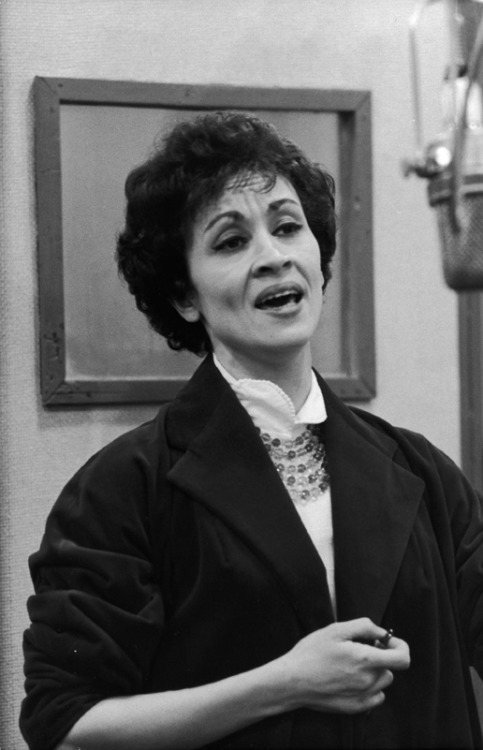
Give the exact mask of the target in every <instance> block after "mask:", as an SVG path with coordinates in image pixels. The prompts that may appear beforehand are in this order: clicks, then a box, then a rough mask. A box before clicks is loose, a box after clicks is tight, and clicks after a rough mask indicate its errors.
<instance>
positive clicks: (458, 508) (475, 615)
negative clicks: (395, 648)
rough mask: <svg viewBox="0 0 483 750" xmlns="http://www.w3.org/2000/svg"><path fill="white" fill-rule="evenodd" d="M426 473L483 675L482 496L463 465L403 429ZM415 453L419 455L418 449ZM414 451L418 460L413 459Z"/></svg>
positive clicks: (470, 651)
mask: <svg viewBox="0 0 483 750" xmlns="http://www.w3.org/2000/svg"><path fill="white" fill-rule="evenodd" d="M400 432H401V434H402V436H403V440H406V439H408V440H409V443H410V444H411V449H410V450H409V451H407V452H406V455H409V454H410V452H411V450H412V451H413V461H412V465H413V468H414V467H415V466H416V465H417V467H418V468H417V473H418V474H420V475H422V477H423V479H424V481H425V483H426V488H427V502H428V507H429V511H430V515H431V518H432V522H433V528H434V531H435V534H436V538H437V540H438V544H439V545H440V550H441V558H442V562H443V565H444V567H445V570H446V576H447V580H448V586H449V588H450V590H452V592H453V595H454V599H455V603H456V609H457V612H458V623H459V629H460V632H461V635H462V639H463V641H464V646H465V650H466V653H467V655H468V661H469V663H470V664H471V666H473V667H475V669H476V670H477V671H478V673H479V675H480V676H481V677H482V678H483V498H482V496H481V495H480V493H478V492H477V491H476V490H475V489H474V488H473V487H472V486H471V484H470V483H469V482H468V480H467V479H466V477H465V476H464V474H463V472H462V471H461V470H460V469H459V467H458V466H457V465H456V464H455V463H454V462H453V461H452V460H451V459H450V458H449V457H448V456H446V455H445V454H444V453H443V452H442V451H440V450H438V449H437V448H435V447H434V446H433V445H432V444H431V443H429V442H428V441H427V440H426V439H425V438H423V437H422V436H421V435H417V434H415V433H411V432H409V431H407V430H401V431H400ZM414 451H415V453H414ZM414 455H416V456H417V458H414Z"/></svg>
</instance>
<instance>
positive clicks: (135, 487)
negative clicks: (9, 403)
mask: <svg viewBox="0 0 483 750" xmlns="http://www.w3.org/2000/svg"><path fill="white" fill-rule="evenodd" d="M154 442H155V441H154ZM158 453H159V446H158V450H157V451H156V449H155V446H153V439H152V435H151V431H150V430H149V429H148V428H146V427H145V428H143V429H142V428H139V430H137V431H133V432H132V433H129V434H128V436H124V437H122V438H120V439H118V440H117V441H115V442H114V443H112V444H111V445H110V446H108V447H107V448H106V449H104V450H103V451H101V452H100V453H99V454H97V455H96V456H94V457H93V458H92V459H91V460H90V461H89V462H88V463H87V464H86V465H85V466H84V467H83V468H82V469H81V470H80V471H79V472H78V473H77V474H76V475H75V476H74V477H73V478H72V479H71V481H70V482H69V483H68V484H67V485H66V487H65V488H64V489H63V491H62V493H61V495H60V497H59V499H58V500H57V502H56V504H55V505H54V507H53V509H52V511H51V513H50V515H49V517H48V520H47V524H46V530H45V534H44V537H43V539H42V543H41V546H40V549H39V551H38V552H36V553H35V554H34V555H32V556H31V558H30V560H29V564H30V570H31V575H32V580H33V583H34V589H35V594H34V595H33V596H31V597H30V599H29V601H28V610H29V615H30V619H31V625H30V628H29V629H28V630H27V631H26V632H25V634H24V654H25V676H26V682H25V687H26V697H25V699H24V702H23V705H22V711H21V717H20V726H21V730H22V732H23V734H24V737H25V739H26V740H27V743H28V745H29V748H30V749H31V750H50V749H51V748H53V747H55V745H56V744H57V743H58V742H59V741H60V740H61V739H62V738H63V737H64V736H65V735H66V734H67V732H68V731H69V729H70V728H71V727H72V726H73V725H74V723H75V722H76V721H77V720H78V719H79V718H80V716H81V715H82V714H83V713H85V712H86V711H87V710H88V709H89V708H91V707H92V706H93V705H94V704H95V703H97V702H98V701H100V700H102V699H104V698H107V697H112V696H119V695H130V694H135V693H140V692H143V691H144V692H145V691H146V684H147V680H148V676H149V667H150V663H151V660H152V656H153V653H154V652H155V650H156V648H157V646H158V643H159V640H160V637H161V634H162V626H163V619H164V612H163V602H162V597H161V592H160V588H159V585H158V583H157V581H156V580H155V578H156V576H155V574H154V571H153V564H152V559H151V546H152V545H151V533H152V529H151V528H150V510H149V509H150V505H151V504H153V503H155V502H156V501H157V500H158V498H156V491H157V490H156V473H157V468H158V467H157V463H158V461H157V457H156V456H157V454H158Z"/></svg>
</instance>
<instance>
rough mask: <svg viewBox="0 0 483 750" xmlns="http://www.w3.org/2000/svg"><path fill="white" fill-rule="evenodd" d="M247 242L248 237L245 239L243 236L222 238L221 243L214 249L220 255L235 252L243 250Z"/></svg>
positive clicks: (234, 235) (214, 246)
mask: <svg viewBox="0 0 483 750" xmlns="http://www.w3.org/2000/svg"><path fill="white" fill-rule="evenodd" d="M246 242H247V240H246V237H244V236H243V235H241V234H232V235H230V236H228V237H222V238H221V240H220V241H219V242H217V243H216V244H215V245H213V248H214V250H216V252H218V253H219V252H234V251H236V250H241V248H242V247H244V246H245V244H246Z"/></svg>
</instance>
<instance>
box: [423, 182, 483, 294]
mask: <svg viewBox="0 0 483 750" xmlns="http://www.w3.org/2000/svg"><path fill="white" fill-rule="evenodd" d="M428 197H429V204H430V206H432V207H433V208H435V209H436V215H437V220H438V228H439V235H440V239H441V245H442V250H443V273H444V279H445V281H446V283H447V285H448V286H449V287H450V288H451V289H454V290H456V291H463V290H466V291H469V290H476V289H483V169H482V170H481V172H480V170H478V171H475V172H474V173H472V174H467V175H463V176H462V178H461V183H460V188H459V194H458V197H455V194H454V183H453V177H452V174H450V173H449V172H448V171H444V172H442V173H441V174H439V175H437V176H436V177H433V178H432V179H431V180H430V181H429V183H428Z"/></svg>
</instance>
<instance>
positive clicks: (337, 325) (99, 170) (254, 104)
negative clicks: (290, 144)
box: [33, 77, 376, 407]
mask: <svg viewBox="0 0 483 750" xmlns="http://www.w3.org/2000/svg"><path fill="white" fill-rule="evenodd" d="M33 89H34V102H35V178H36V197H37V208H36V214H37V229H38V256H39V257H38V268H39V319H40V324H39V335H40V389H41V396H42V402H43V404H44V405H45V406H46V407H58V406H66V405H89V404H91V405H100V404H130V403H131V404H132V403H160V402H163V401H166V400H169V399H171V398H173V397H174V396H175V394H176V393H177V392H178V391H179V389H180V388H181V387H182V386H183V385H184V383H185V382H186V381H187V379H188V378H189V377H190V374H191V372H192V371H193V370H194V369H195V367H196V366H197V364H198V363H199V359H198V358H197V357H194V355H190V354H186V353H181V354H180V353H176V352H172V351H171V350H169V349H168V347H167V346H166V344H165V343H164V341H163V339H161V337H159V336H157V335H156V334H154V333H153V332H150V330H149V328H148V326H147V323H146V322H145V321H144V318H143V316H142V315H141V313H139V312H138V311H137V310H136V309H135V305H134V301H133V299H132V297H131V296H130V295H129V294H128V292H127V290H126V289H125V288H123V286H122V284H121V282H120V281H119V279H118V277H117V270H116V265H115V259H114V249H115V238H116V233H117V232H118V231H120V230H121V229H122V222H123V211H124V195H123V181H124V179H125V177H126V176H127V173H128V172H129V171H130V169H132V168H133V167H135V166H136V165H137V164H139V163H140V162H141V161H143V160H144V159H145V158H146V157H147V156H148V155H149V153H150V149H151V148H152V147H153V143H154V142H155V141H156V140H159V138H160V137H162V134H163V132H165V131H166V129H169V127H171V125H172V124H173V123H174V122H177V121H179V120H180V119H186V118H191V117H194V116H196V115H197V114H200V113H202V112H206V111H210V110H242V111H247V112H251V113H253V114H255V115H259V116H261V117H262V118H264V119H268V120H270V121H272V122H273V124H274V125H275V126H276V127H277V128H278V129H279V131H280V132H281V134H282V135H286V136H287V137H289V138H293V140H294V141H295V142H296V143H297V144H298V145H300V146H301V147H302V148H303V149H304V150H306V151H307V153H309V156H311V158H313V159H315V160H318V161H321V162H322V163H323V164H324V166H327V168H328V170H329V171H332V173H333V176H334V177H335V181H336V185H337V213H338V224H339V228H338V250H337V253H336V259H335V268H334V275H333V279H332V280H331V281H330V283H329V285H328V287H327V294H326V295H325V296H326V302H325V308H324V312H323V316H322V324H321V333H320V341H319V338H318V334H317V341H316V342H315V343H314V364H315V366H316V367H317V369H318V370H319V371H320V372H321V374H322V375H323V376H324V377H325V378H326V379H327V381H328V383H329V385H330V386H331V387H332V388H333V389H334V390H335V392H336V393H337V394H338V395H339V396H340V397H341V398H343V399H345V400H348V401H364V400H369V399H371V398H373V397H374V395H375V391H376V382H375V333H374V284H373V249H372V151H371V149H372V145H371V95H370V92H369V91H365V90H362V91H358V90H342V89H334V90H332V89H329V90H325V89H290V88H252V87H237V86H222V85H184V84H173V83H145V82H137V81H110V80H90V79H75V78H46V77H37V78H35V80H34V85H33Z"/></svg>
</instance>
